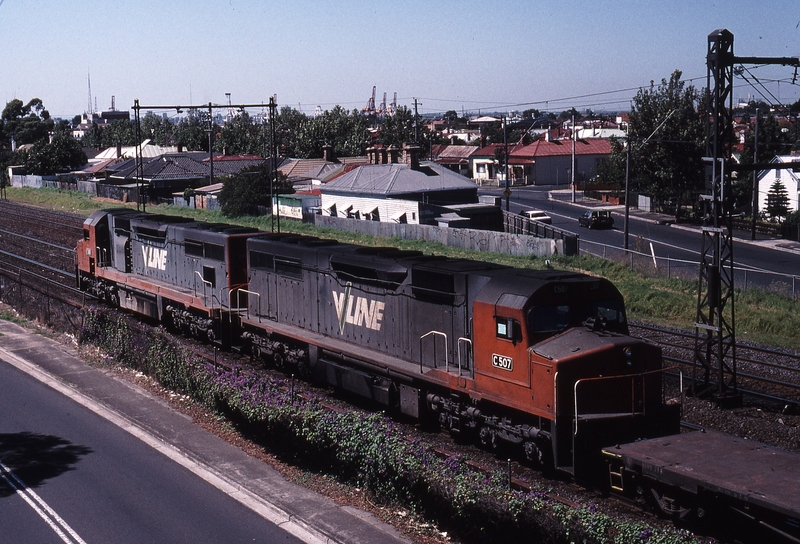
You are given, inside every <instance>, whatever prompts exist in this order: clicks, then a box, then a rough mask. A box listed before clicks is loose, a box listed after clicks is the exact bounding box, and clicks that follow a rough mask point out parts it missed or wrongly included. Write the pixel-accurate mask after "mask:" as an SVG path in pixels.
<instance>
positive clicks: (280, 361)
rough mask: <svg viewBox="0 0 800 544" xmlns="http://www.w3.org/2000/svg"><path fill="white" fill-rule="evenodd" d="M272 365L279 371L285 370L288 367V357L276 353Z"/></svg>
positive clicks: (273, 355)
mask: <svg viewBox="0 0 800 544" xmlns="http://www.w3.org/2000/svg"><path fill="white" fill-rule="evenodd" d="M272 364H274V365H275V368H277V369H278V370H283V369H284V367H285V366H286V356H285V355H284V354H283V353H281V352H279V351H276V352H275V353H273V354H272Z"/></svg>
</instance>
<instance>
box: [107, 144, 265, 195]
mask: <svg viewBox="0 0 800 544" xmlns="http://www.w3.org/2000/svg"><path fill="white" fill-rule="evenodd" d="M143 149H144V148H143ZM265 161H266V159H263V158H262V157H259V156H257V155H215V156H214V157H213V161H212V160H211V159H210V158H209V156H208V153H207V152H204V151H186V152H180V153H179V152H175V153H164V154H161V155H157V156H154V157H147V156H145V154H144V152H143V153H142V166H141V172H140V171H139V168H138V165H137V161H136V159H135V158H127V159H118V160H113V161H110V162H106V163H101V164H104V165H105V166H104V167H103V168H102V170H96V171H94V172H93V173H94V174H95V176H96V183H97V194H98V196H104V197H107V198H114V199H117V200H134V199H135V198H136V196H137V195H138V188H139V186H140V185H141V184H145V185H146V186H147V191H148V198H149V199H150V200H153V201H156V200H163V201H169V202H175V199H174V193H176V192H178V193H182V192H183V191H184V190H186V189H197V188H199V187H203V186H207V185H209V184H212V182H213V184H216V182H217V180H218V179H219V178H222V177H224V176H228V175H232V174H236V173H238V172H241V171H242V170H244V169H246V168H249V167H252V166H258V165H260V164H263V163H264V162H265Z"/></svg>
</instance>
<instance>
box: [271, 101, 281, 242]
mask: <svg viewBox="0 0 800 544" xmlns="http://www.w3.org/2000/svg"><path fill="white" fill-rule="evenodd" d="M277 109H278V104H277V103H276V102H275V96H274V95H273V96H270V97H269V147H270V155H271V157H270V159H271V161H272V172H271V173H270V177H269V197H270V199H271V200H272V201H271V202H270V207H271V208H272V210H271V212H272V232H275V215H276V214H277V216H278V232H280V231H281V214H280V211H279V210H280V206H278V198H277V197H276V196H275V189H274V184H273V182H274V183H277V182H278V178H277V175H278V157H277V156H276V150H275V111H276V110H277Z"/></svg>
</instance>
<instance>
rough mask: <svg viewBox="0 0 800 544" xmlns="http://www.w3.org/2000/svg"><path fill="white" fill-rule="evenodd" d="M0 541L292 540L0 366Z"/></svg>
mask: <svg viewBox="0 0 800 544" xmlns="http://www.w3.org/2000/svg"><path fill="white" fill-rule="evenodd" d="M0 407H2V414H3V416H2V418H0V463H2V465H0V472H1V473H2V474H0V501H2V507H0V527H2V531H3V535H2V538H1V539H0V540H2V541H4V542H69V543H80V542H115V543H122V544H124V543H127V542H129V543H132V544H133V543H140V542H165V543H166V542H170V543H176V542H192V543H200V542H209V543H212V542H214V543H216V542H226V543H228V542H286V543H294V542H301V541H300V540H298V539H297V538H295V537H293V536H291V535H289V534H287V533H285V532H284V531H283V530H281V529H280V528H278V527H276V526H275V525H274V524H273V523H270V522H268V521H266V520H265V519H263V518H262V517H260V516H259V515H257V514H256V513H255V512H253V511H252V510H250V509H248V508H246V507H245V506H243V505H242V504H240V503H239V502H237V501H235V500H234V499H232V498H231V497H230V496H228V495H227V494H225V493H223V492H221V491H219V490H218V489H216V488H215V487H212V486H211V485H210V484H208V483H207V482H205V481H203V480H201V479H200V478H198V477H197V476H195V475H194V474H192V473H191V472H189V471H188V470H186V469H185V468H183V467H181V466H179V465H177V464H176V463H174V462H173V461H172V460H170V459H168V458H167V457H165V456H164V455H162V454H161V453H159V452H157V451H156V450H154V449H152V448H150V447H149V446H147V445H146V444H144V443H143V442H141V441H139V440H138V439H136V438H134V437H133V436H132V435H130V434H129V433H127V432H125V431H123V430H121V429H120V428H118V427H117V426H115V425H113V424H112V423H110V422H109V421H107V420H106V419H103V418H101V417H100V416H98V415H97V414H95V413H94V412H91V411H89V410H88V409H86V408H84V407H83V406H81V405H79V404H77V403H75V402H74V401H73V400H71V399H69V398H67V397H65V396H63V395H61V394H60V393H58V392H56V391H54V390H52V389H50V388H49V387H47V386H45V385H43V384H42V383H40V382H39V381H37V380H35V379H34V378H32V377H30V376H29V375H27V374H25V373H23V372H21V371H20V370H18V369H16V368H14V367H12V366H10V365H8V364H7V363H6V362H5V361H2V362H0Z"/></svg>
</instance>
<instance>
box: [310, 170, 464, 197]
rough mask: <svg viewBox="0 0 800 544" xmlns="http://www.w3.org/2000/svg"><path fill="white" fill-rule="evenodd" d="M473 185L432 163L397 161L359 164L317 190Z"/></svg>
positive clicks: (380, 191) (373, 191)
mask: <svg viewBox="0 0 800 544" xmlns="http://www.w3.org/2000/svg"><path fill="white" fill-rule="evenodd" d="M475 188H477V185H476V184H475V182H473V181H472V180H471V179H469V178H466V177H464V176H462V175H460V174H456V173H455V172H453V171H452V170H449V169H447V168H445V167H443V166H440V165H438V164H436V163H432V162H421V163H420V168H419V170H415V169H412V168H411V167H409V166H408V165H406V164H399V163H395V164H370V165H364V166H360V167H358V168H355V169H353V170H352V171H350V172H347V173H345V174H343V175H341V176H339V177H338V178H335V179H333V180H331V181H329V182H328V183H326V184H325V185H323V186H322V189H321V190H322V192H323V193H359V194H369V195H384V196H388V195H401V194H411V193H430V192H437V191H451V190H458V189H475Z"/></svg>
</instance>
